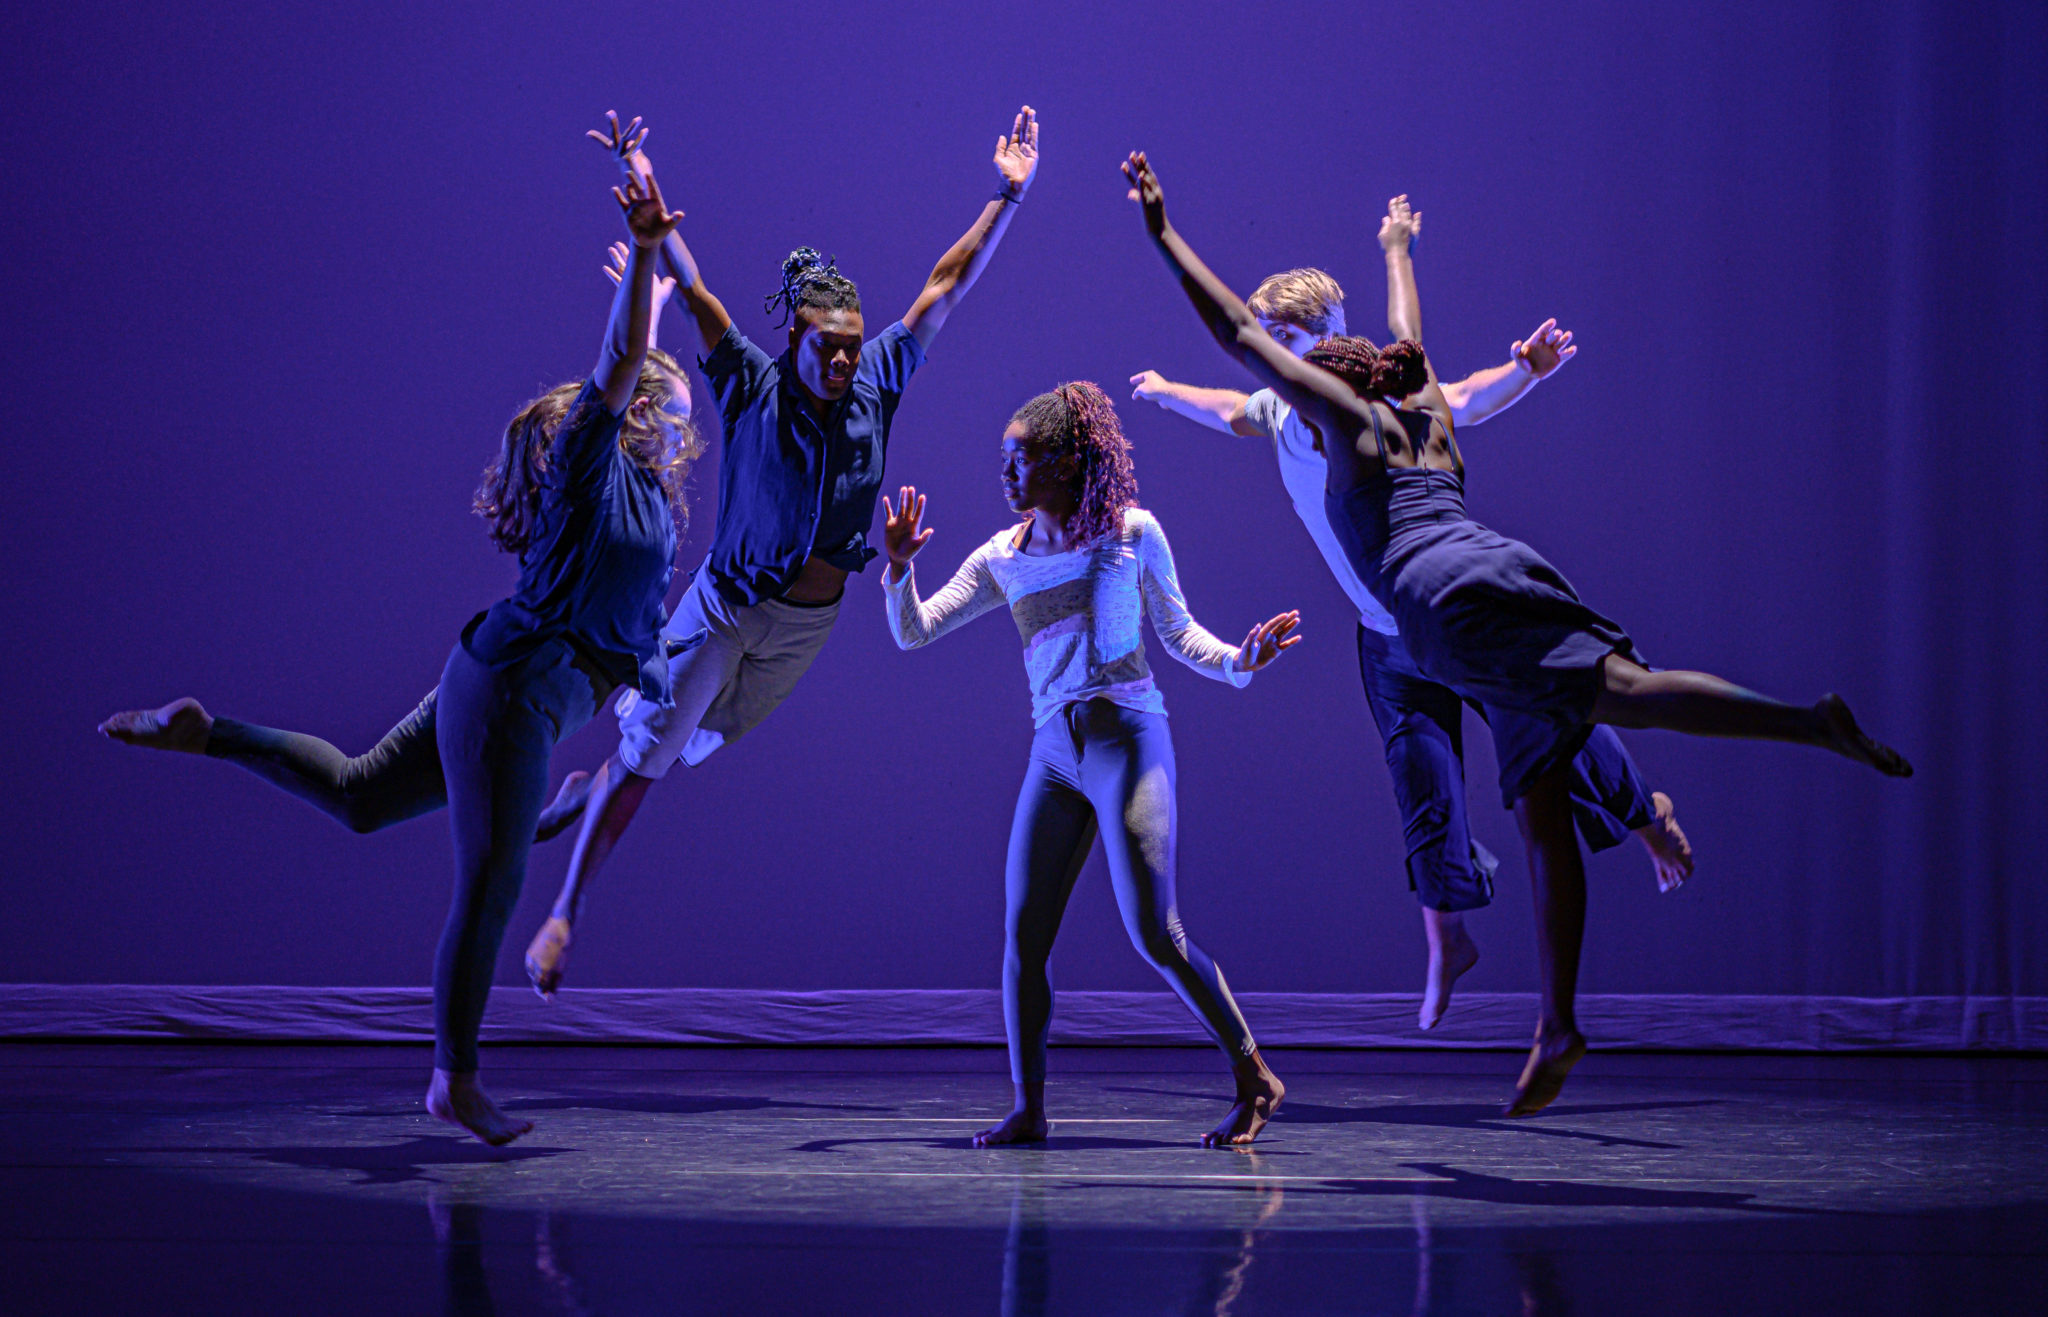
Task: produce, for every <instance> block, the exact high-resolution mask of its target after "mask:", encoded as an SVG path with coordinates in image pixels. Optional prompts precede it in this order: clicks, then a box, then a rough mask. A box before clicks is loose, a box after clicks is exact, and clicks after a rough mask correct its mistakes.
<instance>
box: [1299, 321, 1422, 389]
mask: <svg viewBox="0 0 2048 1317" xmlns="http://www.w3.org/2000/svg"><path fill="white" fill-rule="evenodd" d="M1301 359H1302V360H1303V361H1306V362H1308V363H1309V364H1311V365H1315V366H1321V367H1322V368H1323V369H1324V370H1327V371H1329V372H1330V373H1331V374H1332V375H1336V376H1338V377H1340V378H1341V379H1343V381H1344V382H1345V383H1346V384H1349V385H1350V386H1351V387H1352V388H1353V389H1356V390H1357V391H1358V392H1359V393H1362V394H1365V395H1366V396H1368V397H1373V398H1384V399H1391V400H1399V399H1401V398H1405V397H1407V396H1408V395H1409V394H1411V393H1414V392H1415V391H1416V390H1418V389H1420V388H1421V387H1422V386H1423V385H1425V384H1427V383H1429V362H1428V359H1427V358H1426V357H1424V356H1423V353H1422V344H1420V343H1417V342H1415V341H1414V340H1412V339H1405V338H1404V339H1402V340H1401V341H1400V342H1398V343H1389V344H1387V345H1386V346H1385V347H1383V348H1378V347H1374V346H1373V345H1372V340H1371V339H1366V338H1360V337H1358V336H1357V335H1355V334H1340V335H1338V336H1337V337H1336V338H1326V339H1324V340H1323V341H1322V342H1320V343H1318V344H1316V345H1315V346H1314V347H1312V348H1310V349H1309V350H1308V351H1307V352H1306V353H1304V354H1302V358H1301Z"/></svg>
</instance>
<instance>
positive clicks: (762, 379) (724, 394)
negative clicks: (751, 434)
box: [697, 325, 775, 435]
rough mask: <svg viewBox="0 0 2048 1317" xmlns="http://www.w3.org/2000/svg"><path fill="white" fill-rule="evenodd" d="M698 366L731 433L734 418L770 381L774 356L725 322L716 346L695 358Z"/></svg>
mask: <svg viewBox="0 0 2048 1317" xmlns="http://www.w3.org/2000/svg"><path fill="white" fill-rule="evenodd" d="M697 369H698V370H701V371H703V372H704V378H705V379H706V380H708V381H710V383H711V396H712V397H713V398H715V399H716V400H717V402H718V414H719V419H720V420H722V421H724V422H725V431H726V433H727V434H728V435H730V434H731V433H732V429H733V420H734V418H735V417H737V416H738V415H739V414H740V413H741V412H743V411H745V410H746V409H747V407H748V405H749V404H751V403H752V402H753V401H754V399H756V398H758V397H760V396H761V393H762V391H763V390H765V389H767V388H769V387H771V385H772V384H773V382H774V376H775V358H773V357H771V356H769V355H768V354H767V353H766V352H763V351H762V350H761V349H760V348H759V347H756V346H755V344H754V341H753V340H752V339H750V338H748V337H747V336H746V335H745V334H742V333H741V332H740V330H739V326H738V325H727V326H726V327H725V335H724V336H723V337H722V338H720V339H719V340H718V344H717V346H715V347H713V348H712V349H711V351H710V353H709V354H708V355H706V356H702V357H699V358H697Z"/></svg>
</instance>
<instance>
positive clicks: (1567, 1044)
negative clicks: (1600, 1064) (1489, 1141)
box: [1502, 1029, 1586, 1116]
mask: <svg viewBox="0 0 2048 1317" xmlns="http://www.w3.org/2000/svg"><path fill="white" fill-rule="evenodd" d="M1585 1054H1586V1040H1585V1038H1584V1037H1583V1036H1581V1035H1580V1034H1579V1032H1578V1030H1576V1029H1567V1030H1563V1031H1560V1032H1556V1033H1545V1032H1544V1031H1543V1030H1541V1029H1538V1030H1537V1031H1536V1045H1535V1046H1534V1047H1532V1048H1530V1049H1529V1060H1528V1063H1527V1064H1525V1065H1524V1066H1523V1067H1522V1077H1521V1079H1519V1080H1518V1081H1516V1083H1515V1100H1514V1101H1513V1102H1510V1103H1508V1104H1507V1106H1506V1107H1504V1108H1503V1109H1502V1114H1504V1115H1509V1116H1533V1115H1535V1114H1536V1113H1537V1112H1539V1111H1541V1110H1543V1108H1545V1107H1547V1106H1549V1105H1550V1104H1551V1103H1552V1102H1553V1101H1555V1100H1556V1098H1557V1095H1558V1093H1559V1092H1560V1091H1561V1090H1563V1088H1564V1077H1565V1076H1566V1075H1568V1074H1570V1073H1571V1072H1572V1067H1573V1066H1575V1065H1577V1064H1578V1063H1579V1058H1580V1057H1582V1056H1584V1055H1585Z"/></svg>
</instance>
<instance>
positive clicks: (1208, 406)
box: [1131, 370, 1265, 439]
mask: <svg viewBox="0 0 2048 1317" xmlns="http://www.w3.org/2000/svg"><path fill="white" fill-rule="evenodd" d="M1131 401H1132V402H1156V403H1158V404H1159V405H1160V406H1161V407H1164V408H1165V409H1166V410H1167V411H1170V412H1173V413H1174V414H1176V415H1179V416H1185V417H1187V418H1188V419H1189V420H1191V421H1196V422H1199V423H1200V424H1202V425H1206V426H1208V427H1209V428H1210V429H1211V430H1216V431H1220V432H1221V433H1223V434H1236V435H1243V436H1244V437H1245V438H1247V439H1249V438H1252V437H1253V436H1256V435H1261V434H1264V433H1265V431H1263V430H1261V429H1260V428H1259V427H1258V426H1256V425H1254V424H1252V423H1251V421H1250V420H1248V419H1247V418H1246V417H1245V414H1244V405H1245V403H1246V402H1247V401H1248V399H1247V398H1246V397H1245V395H1244V394H1242V393H1239V392H1238V391H1237V390H1236V389H1204V388H1198V387H1196V386H1195V385H1193V384H1175V383H1174V382H1173V381H1172V380H1170V379H1167V378H1166V377H1165V376H1163V375H1161V374H1160V373H1159V372H1158V371H1156V370H1141V371H1139V372H1138V373H1137V374H1135V375H1133V376H1131Z"/></svg>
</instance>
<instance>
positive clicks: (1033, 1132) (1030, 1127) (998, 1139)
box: [974, 1107, 1052, 1148]
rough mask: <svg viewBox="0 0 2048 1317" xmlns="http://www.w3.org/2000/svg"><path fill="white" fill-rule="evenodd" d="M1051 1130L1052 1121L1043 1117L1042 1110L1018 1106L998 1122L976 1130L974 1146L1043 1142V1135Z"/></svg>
mask: <svg viewBox="0 0 2048 1317" xmlns="http://www.w3.org/2000/svg"><path fill="white" fill-rule="evenodd" d="M1051 1131H1052V1123H1051V1122H1050V1121H1048V1120H1047V1119H1046V1118H1045V1113H1044V1112H1043V1111H1031V1110H1027V1109H1026V1108H1024V1107H1018V1108H1017V1109H1016V1110H1014V1111H1012V1112H1011V1113H1010V1114H1009V1115H1007V1116H1005V1117H1003V1119H1002V1122H1001V1123H1000V1124H996V1125H991V1126H989V1127H988V1128H987V1129H985V1130H976V1131H975V1134H974V1146H975V1147H977V1148H997V1147H1001V1146H1003V1145H1004V1144H1010V1143H1043V1142H1045V1136H1046V1135H1047V1134H1049V1133H1051Z"/></svg>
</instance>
